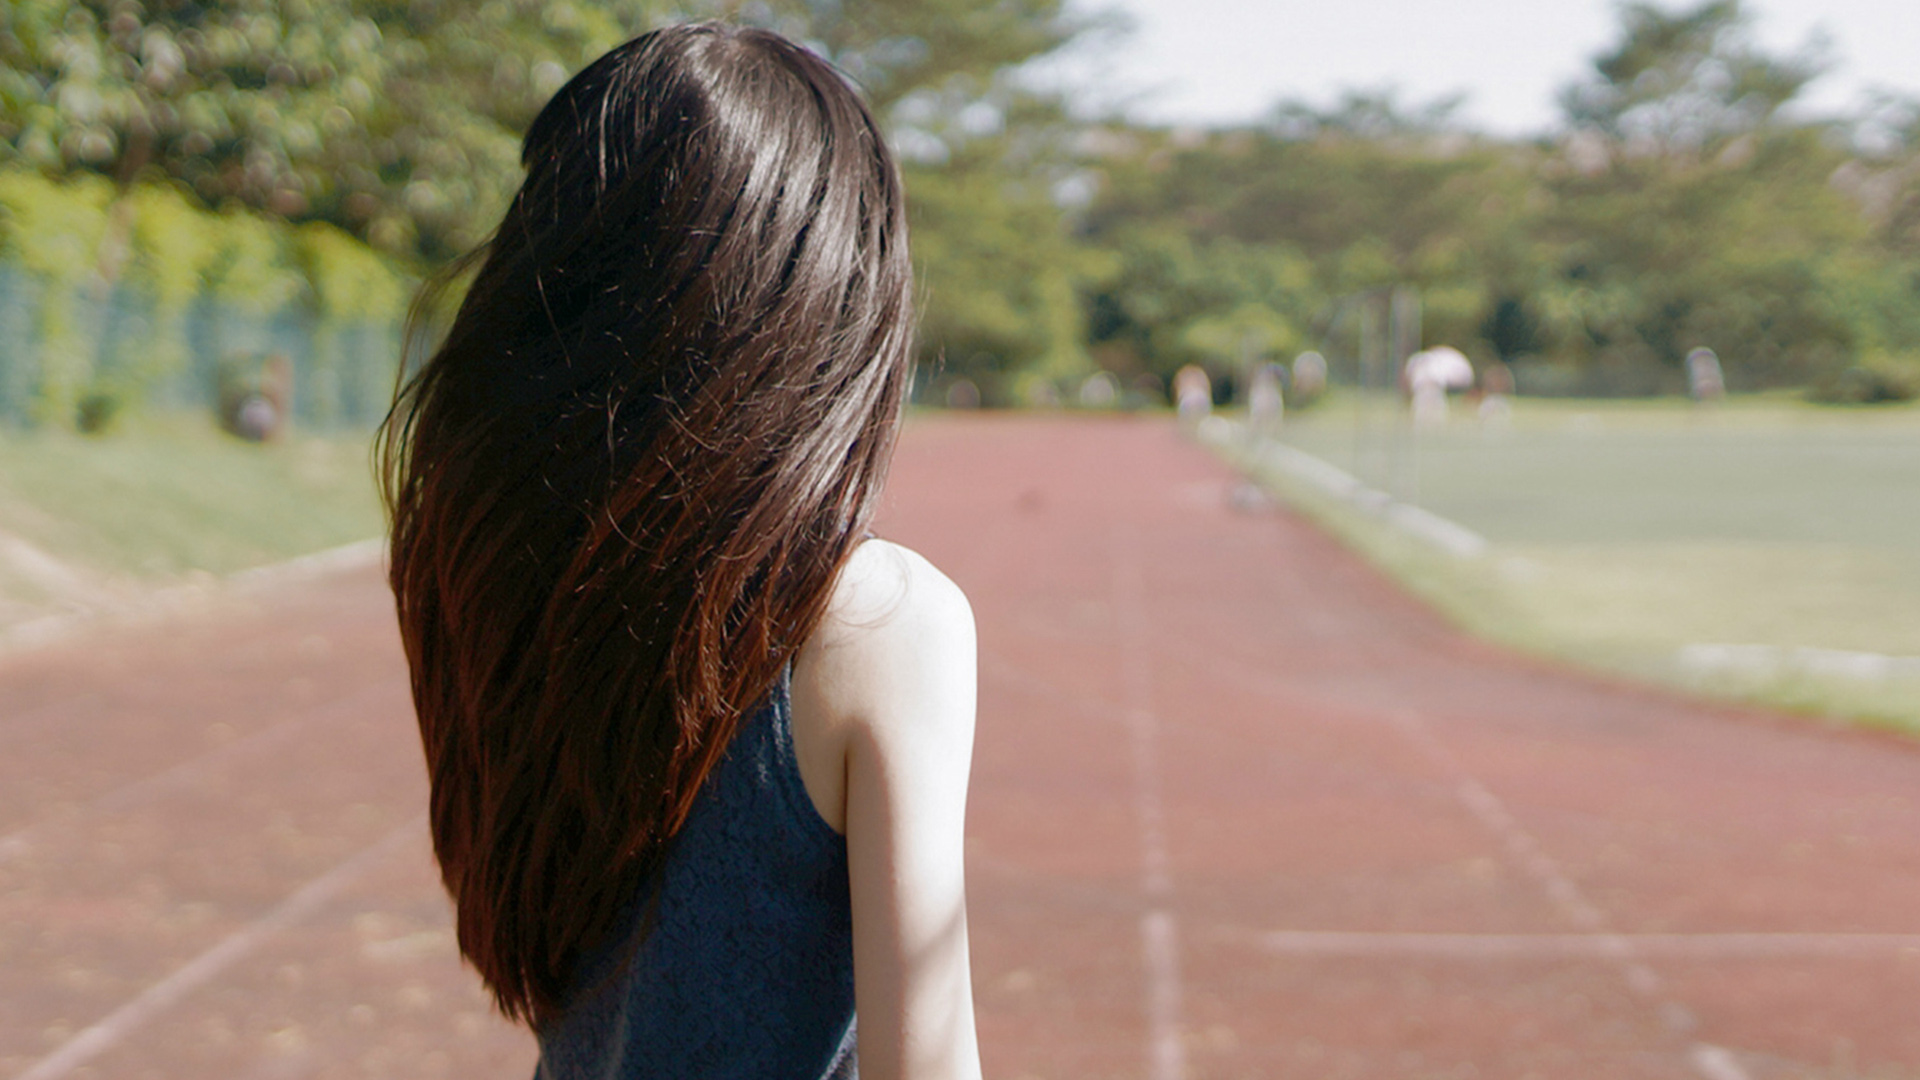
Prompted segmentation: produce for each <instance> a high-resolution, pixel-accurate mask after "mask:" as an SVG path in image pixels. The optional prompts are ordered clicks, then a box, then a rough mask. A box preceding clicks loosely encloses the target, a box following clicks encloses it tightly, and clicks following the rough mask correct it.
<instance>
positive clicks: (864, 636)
mask: <svg viewBox="0 0 1920 1080" xmlns="http://www.w3.org/2000/svg"><path fill="white" fill-rule="evenodd" d="M823 629H824V630H825V631H826V632H827V635H828V636H827V639H826V642H825V643H826V644H828V645H829V646H830V647H832V648H836V649H852V650H856V651H860V650H871V649H884V650H892V649H900V648H911V647H913V646H914V645H915V644H919V643H924V639H926V638H927V637H928V636H930V635H932V636H942V637H944V636H950V635H956V634H963V633H964V635H966V636H968V637H971V635H972V631H973V609H972V607H971V606H970V605H969V604H968V603H967V597H966V594H965V593H963V592H961V591H960V586H958V585H955V584H954V583H953V580H952V579H951V578H949V577H947V575H945V574H943V573H941V572H940V570H939V568H938V567H936V566H934V565H933V564H932V563H930V562H928V561H927V560H926V558H925V557H924V556H922V555H921V554H920V553H919V552H917V551H914V550H913V549H912V548H909V547H906V546H905V545H902V544H896V543H894V542H892V541H890V540H880V539H872V540H868V541H867V542H866V543H864V544H861V545H860V546H859V547H857V548H855V549H854V552H853V555H852V557H851V558H849V559H848V560H847V565H846V567H845V568H844V569H843V570H842V571H841V572H840V577H839V580H838V581H836V582H835V584H834V590H833V599H832V601H831V602H830V603H829V605H828V609H827V618H826V621H825V623H824V625H823Z"/></svg>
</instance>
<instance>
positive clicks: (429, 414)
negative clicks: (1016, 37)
mask: <svg viewBox="0 0 1920 1080" xmlns="http://www.w3.org/2000/svg"><path fill="white" fill-rule="evenodd" d="M522 162H523V164H524V165H525V166H526V169H527V178H526V181H525V184H524V185H523V186H522V188H521V189H520V191H519V193H518V194H517V195H516V196H515V198H514V200H513V202H512V204H511V205H510V207H509V208H508V210H507V212H506V216H505V218H504V220H503V221H502V222H501V224H500V226H499V228H498V229H497V230H496V232H495V234H494V236H493V239H492V240H491V241H490V242H489V243H488V244H487V245H486V246H485V247H484V248H483V249H482V250H481V251H480V252H477V253H476V254H475V256H474V257H473V258H472V259H470V260H469V262H468V263H467V264H466V269H469V270H471V269H473V268H474V267H476V266H477V270H476V271H474V272H473V277H472V283H471V285H470V286H469V288H468V291H467V293H466V295H465V298H464V299H463V300H462V302H461V305H460V308H459V311H458V314H457V316H456V317H455V319H454V321H453V323H452V326H451V328H450V330H449V332H448V333H447V336H446V337H445V339H444V341H443V342H442V343H441V345H440V346H439V348H438V349H437V350H436V351H435V352H434V353H433V355H432V356H431V357H430V358H429V359H428V360H427V362H426V363H425V364H424V365H423V366H422V368H421V370H420V371H419V373H418V374H417V375H415V376H414V377H413V379H412V380H411V381H410V382H409V383H408V384H407V386H406V387H405V388H404V390H403V391H402V393H401V395H400V398H399V400H398V402H397V404H396V406H395V409H394V412H393V414H392V416H391V417H389V419H388V422H387V428H386V432H385V442H384V454H383V474H384V478H385V484H386V497H387V500H388V504H389V509H390V512H391V514H392V518H393V538H392V580H393V588H394V594H395V597H396V599H397V604H398V609H399V616H400V628H401V635H402V638H403V640H404V642H405V645H406V652H407V658H408V662H409V664H410V665H411V668H412V674H413V691H414V701H415V704H416V707H417V711H418V714H419V721H420V731H421V736H422V741H423V743H424V745H425V748H426V756H427V764H428V769H429V773H430V776H431V780H432V807H431V821H432V828H433V839H434V850H435V853H436V854H437V856H438V857H439V860H440V865H441V870H442V874H443V877H444V880H445V882H446V885H447V888H448V891H449V892H450V893H451V894H452V896H453V899H454V903H455V908H456V913H457V918H458V925H459V940H460V947H461V951H462V952H463V953H464V954H465V955H466V957H467V959H468V960H469V962H471V963H472V964H473V966H474V967H475V968H477V969H478V970H479V972H480V974H481V976H482V978H484V979H485V980H486V983H487V985H488V987H489V988H490V989H491V990H492V992H493V995H494V998H495V1000H496V1001H497V1002H498V1004H499V1006H500V1008H501V1009H502V1010H503V1011H504V1012H505V1013H506V1014H507V1015H508V1016H510V1017H514V1018H516V1019H519V1020H523V1021H526V1022H527V1023H529V1024H530V1025H531V1026H532V1027H533V1028H534V1029H535V1031H536V1033H537V1034H538V1035H539V1038H540V1043H541V1065H540V1075H541V1076H542V1077H553V1078H562V1077H614V1076H647V1077H678V1076H687V1077H703V1078H720V1077H802V1076H826V1075H842V1074H850V1073H851V1071H852V1069H853V1062H854V1058H855V1051H856V1047H857V1058H858V1064H859V1069H860V1071H861V1072H862V1073H863V1074H864V1075H865V1076H866V1077H867V1078H868V1080H874V1078H883V1080H884V1078H889V1077H909V1078H921V1077H975V1076H978V1074H979V1062H978V1051H977V1049H976V1047H975V1039H974V1028H973V1007H972V998H971V989H970V985H969V978H968V970H967V938H966V914H965V902H964V898H963V889H962V873H961V844H962V836H961V832H962V819H963V816H964V810H965V799H966V778H967V770H968V762H969V757H970V751H971V743H972V727H973V692H974V687H973V680H974V668H973V664H974V659H973V655H974V654H973V627H972V618H971V615H970V613H969V611H968V608H967V604H966V600H965V598H964V597H963V596H962V595H961V594H960V592H959V590H958V589H956V588H955V587H954V586H953V584H952V583H951V582H949V581H948V580H947V579H946V578H944V577H942V576H941V575H940V573H939V572H938V571H937V570H935V569H934V568H933V567H931V566H930V565H928V564H927V563H926V562H925V561H924V560H923V559H921V558H920V557H919V556H917V555H914V554H913V553H911V552H909V551H907V550H906V549H904V548H901V547H898V546H895V545H892V544H889V543H886V542H884V541H880V540H866V542H864V543H863V542H862V540H863V538H864V537H865V536H866V535H867V534H866V527H867V524H868V521H869V520H870V517H871V515H872V512H873V508H874V503H875V498H876V495H877V493H878V491H879V488H880V485H881V481H882V478H883V474H884V473H885V470H886V466H887V463H888V460H889V458H890V457H891V454H892V450H893V444H894V436H895V431H896V429H897V426H898V422H899V416H900V411H901V401H902V396H903V394H904V392H905V388H906V384H907V379H908V374H909V347H910V338H911V321H912V314H913V312H912V306H911V299H910V284H911V269H910V266H909V263H908V260H907V248H906V224H905V220H906V219H905V212H904V207H903V203H902V194H901V189H900V180H899V175H898V172H897V170H896V169H895V167H894V164H893V162H892V159H891V157H890V156H889V154H888V152H887V149H886V146H885V145H884V143H883V142H882V141H881V138H880V133H879V130H878V128H877V126H876V125H875V123H874V120H873V117H872V116H871V115H870V114H869V113H868V111H867V109H866V108H865V107H864V105H862V103H861V102H860V100H859V98H858V97H857V96H856V95H855V94H854V93H853V92H852V91H851V90H850V88H849V86H848V84H847V83H846V82H845V81H844V80H843V79H842V78H841V77H840V76H839V75H838V74H837V73H836V72H835V71H833V69H832V68H830V67H829V66H828V65H826V64H825V63H824V62H822V61H821V60H820V59H818V58H817V57H815V56H813V55H812V54H810V53H808V52H807V51H805V50H804V49H801V48H798V47H796V46H794V45H793V44H791V43H789V42H787V41H785V40H784V39H782V38H780V37H778V36H776V35H773V34H770V33H764V32H760V31H753V30H741V29H735V28H729V27H723V26H717V25H708V24H701V25H691V26H680V27H675V28H671V29H666V30H660V31H657V32H655V33H652V34H648V35H646V36H644V37H641V38H639V39H637V40H635V41H633V42H630V43H628V44H627V45H624V46H621V47H620V48H618V49H615V50H614V51H613V52H611V53H609V54H608V55H606V56H604V57H602V58H601V59H600V60H598V61H596V62H595V63H594V64H593V65H592V66H590V67H588V68H587V69H586V70H585V71H583V72H581V73H580V75H579V76H578V77H576V78H575V79H574V80H573V81H572V82H570V83H569V84H568V85H567V86H565V87H564V88H562V89H561V90H560V92H559V93H558V94H556V95H555V97H554V99H553V100H552V101H551V102H550V103H549V104H548V105H547V106H546V108H545V109H544V110H542V112H541V113H540V116H539V117H538V118H537V119H536V120H535V121H534V123H533V126H532V128H531V129H530V130H529V131H528V133H527V136H526V141H525V145H524V148H523V151H522ZM421 310H425V302H423V306H422V308H421ZM856 1005H857V1011H858V1014H859V1018H860V1022H859V1024H858V1025H857V1028H856V1026H855V1025H854V1024H853V1015H854V1012H855V1007H856ZM856 1030H857V1037H856V1034H855V1032H856Z"/></svg>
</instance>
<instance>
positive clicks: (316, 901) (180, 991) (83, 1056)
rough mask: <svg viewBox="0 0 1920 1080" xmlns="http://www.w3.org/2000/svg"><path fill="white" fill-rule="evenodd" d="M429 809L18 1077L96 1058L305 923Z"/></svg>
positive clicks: (407, 838) (410, 836) (43, 1077)
mask: <svg viewBox="0 0 1920 1080" xmlns="http://www.w3.org/2000/svg"><path fill="white" fill-rule="evenodd" d="M425 823H426V815H424V814H422V815H420V816H418V817H415V818H414V819H412V820H411V821H408V822H407V823H406V824H404V825H402V826H400V827H399V828H397V829H395V830H393V831H392V832H390V833H388V834H387V835H386V836H385V837H383V838H382V839H381V840H380V841H378V842H377V843H375V844H373V845H372V846H371V847H368V848H365V849H362V850H361V851H360V852H359V853H358V854H356V855H354V856H353V857H352V858H349V859H348V860H347V861H345V862H343V863H341V864H339V865H338V866H335V867H334V868H333V869H331V870H329V871H327V872H326V873H324V874H322V875H320V876H319V877H317V878H314V879H313V880H312V881H309V882H307V883H306V884H305V885H303V886H301V887H300V888H299V890H298V891H296V892H294V893H293V895H291V896H289V897H287V898H286V899H285V900H282V901H281V902H280V903H279V905H278V906H276V907H274V908H273V909H272V910H271V911H268V912H267V913H266V914H264V915H262V916H260V917H259V918H257V919H255V920H253V921H252V922H250V923H248V924H247V925H245V926H243V927H241V928H240V929H238V930H236V931H234V932H233V933H232V934H229V935H228V936H227V937H225V938H224V939H222V940H221V941H220V942H219V943H217V944H215V945H214V946H213V947H212V948H210V949H208V950H207V951H206V952H203V953H201V954H200V955H199V956H196V957H194V958H193V959H192V960H189V961H187V962H186V963H185V964H184V965H182V966H180V967H179V968H176V969H175V970H174V972H173V973H172V974H171V975H168V976H167V977H166V978H164V979H161V980H160V981H159V982H157V983H154V984H153V985H152V986H149V987H147V988H146V989H145V990H143V991H141V992H140V994H139V995H138V996H136V997H135V998H134V999H133V1000H131V1001H129V1002H127V1003H126V1004H125V1005H122V1006H120V1007H119V1008H118V1009H115V1010H114V1011H113V1012H111V1013H108V1014H107V1015H106V1016H105V1017H103V1018H102V1019H100V1020H99V1021H98V1022H96V1023H94V1024H93V1025H91V1026H89V1027H87V1028H85V1029H84V1030H82V1031H80V1032H79V1033H77V1034H76V1035H74V1036H73V1038H71V1039H68V1040H67V1041H66V1042H65V1043H63V1044H61V1046H60V1047H59V1049H57V1050H55V1051H54V1052H53V1053H51V1054H48V1055H47V1056H46V1057H44V1058H41V1059H40V1060H39V1061H38V1062H37V1063H35V1064H34V1066H33V1067H32V1068H30V1069H28V1070H27V1071H26V1072H23V1073H21V1074H19V1075H18V1076H16V1077H14V1080H58V1078H59V1077H63V1076H66V1075H67V1074H68V1073H71V1072H72V1071H73V1070H75V1069H77V1068H79V1067H80V1066H82V1065H84V1064H86V1063H87V1062H89V1061H92V1060H93V1059H94V1058H96V1057H98V1056H100V1055H101V1054H103V1053H105V1052H107V1051H108V1050H111V1049H113V1047H114V1046H116V1045H117V1044H119V1042H120V1041H121V1040H123V1039H125V1038H126V1037H127V1036H128V1035H130V1034H132V1033H133V1032H135V1031H138V1030H139V1029H140V1028H141V1027H143V1026H145V1025H146V1024H147V1023H149V1022H151V1021H152V1020H153V1019H154V1018H155V1017H157V1016H159V1015H160V1014H161V1013H163V1012H165V1011H166V1010H168V1009H169V1008H172V1007H173V1006H174V1005H175V1004H177V1003H178V1002H179V1001H180V1000H181V999H182V998H184V997H186V996H187V995H188V994H191V993H193V992H194V991H195V990H198V989H199V988H200V987H202V986H204V985H206V984H207V983H208V982H211V981H212V980H213V979H214V978H215V977H216V976H218V975H219V974H220V973H221V972H223V971H225V970H226V969H227V968H229V967H232V966H233V965H234V964H235V963H236V962H238V961H239V960H241V959H243V958H245V957H246V956H247V954H248V953H251V952H252V951H253V950H255V949H257V948H259V947H260V945H261V944H262V943H264V942H266V941H267V940H268V939H269V938H272V937H273V936H274V935H275V934H278V933H280V932H281V931H283V930H286V929H287V928H289V927H291V926H293V925H295V924H296V923H299V922H300V921H301V920H303V919H306V918H307V917H308V916H310V915H312V914H314V913H315V912H317V911H319V910H320V908H322V907H323V906H325V905H326V903H327V902H328V901H330V900H332V899H333V898H334V896H335V895H337V894H338V893H339V892H340V891H341V890H343V889H345V888H346V887H347V886H348V885H351V884H352V883H353V882H354V880H355V879H356V878H358V877H359V876H360V875H361V874H364V873H366V872H367V871H368V870H370V869H372V868H373V866H374V865H375V864H376V863H378V862H379V861H380V860H381V859H384V858H386V857H387V856H388V855H391V854H392V853H393V852H394V851H396V850H398V849H399V848H400V847H402V846H403V845H405V844H406V843H408V842H412V841H416V840H417V839H418V838H419V836H420V832H421V829H422V828H423V827H424V825H425Z"/></svg>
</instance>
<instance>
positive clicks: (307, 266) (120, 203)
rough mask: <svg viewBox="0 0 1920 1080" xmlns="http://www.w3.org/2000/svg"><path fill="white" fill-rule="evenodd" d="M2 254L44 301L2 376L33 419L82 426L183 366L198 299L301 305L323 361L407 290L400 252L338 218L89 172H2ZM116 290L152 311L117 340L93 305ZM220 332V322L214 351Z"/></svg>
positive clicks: (260, 311)
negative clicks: (244, 204) (286, 213)
mask: <svg viewBox="0 0 1920 1080" xmlns="http://www.w3.org/2000/svg"><path fill="white" fill-rule="evenodd" d="M0 262H4V263H6V264H7V265H9V266H11V267H12V268H14V269H16V270H17V271H19V272H21V273H22V274H23V275H24V276H25V278H26V280H28V281H30V282H31V283H32V284H33V286H34V287H35V288H34V296H35V298H36V299H35V306H34V310H33V312H32V317H31V325H30V326H29V327H27V328H26V329H27V330H28V331H29V333H27V334H25V335H22V336H21V338H20V339H19V340H16V341H15V342H14V343H13V344H12V346H11V347H10V348H9V349H8V350H7V353H6V354H5V356H4V359H0V363H3V364H5V365H11V366H12V367H13V368H15V369H16V370H14V371H12V372H10V373H9V374H8V379H7V380H6V382H7V384H8V385H9V386H14V385H23V386H24V387H26V388H27V390H28V392H29V394H30V398H31V404H30V406H29V407H28V409H27V410H26V416H25V418H26V419H29V420H31V421H34V422H37V423H42V424H52V425H55V426H67V425H76V426H80V427H83V428H89V427H91V428H100V427H105V426H107V425H108V424H109V423H110V421H111V419H112V417H113V415H114V414H116V413H117V412H118V411H120V410H122V409H126V408H137V407H138V406H139V405H140V404H141V403H142V402H143V400H144V398H145V397H146V395H147V393H148V391H149V389H150V388H151V387H153V386H154V385H156V384H158V383H161V382H163V381H165V380H168V379H174V378H177V377H179V376H181V375H182V374H183V373H184V372H185V371H186V370H187V369H188V364H189V360H190V359H191V354H192V346H191V344H190V343H189V340H188V337H189V335H188V329H187V322H188V318H189V315H190V313H191V312H192V311H193V309H194V308H195V306H196V305H198V304H200V303H201V302H202V301H203V300H211V301H216V302H218V303H219V304H221V305H222V308H223V310H227V311H232V312H239V313H252V314H253V315H256V316H259V317H263V318H264V317H269V316H273V315H276V314H278V313H281V312H285V311H289V310H294V311H300V310H303V309H304V311H305V313H307V314H308V315H310V316H311V318H312V319H313V320H314V325H315V327H316V333H317V335H318V337H319V338H320V339H321V340H320V342H319V345H320V347H319V349H318V351H319V352H320V353H322V354H323V356H322V358H321V361H320V362H321V363H322V364H325V363H326V362H327V359H326V358H325V355H324V354H325V353H326V350H327V349H328V348H330V347H332V339H331V338H330V337H329V335H330V334H332V333H333V332H334V331H335V330H336V329H337V327H338V325H339V324H341V323H342V322H343V321H350V322H355V323H366V322H390V321H392V320H393V319H395V318H397V317H398V315H399V313H400V311H401V309H402V308H403V307H404V306H405V303H406V298H407V296H408V294H409V293H410V291H411V288H412V286H411V283H410V280H409V279H408V278H407V277H406V276H405V275H404V274H403V273H402V272H401V271H399V270H398V269H397V268H396V267H394V266H393V264H392V262H391V260H389V259H386V258H384V257H382V256H380V255H378V254H377V253H375V252H374V251H373V250H372V249H370V248H368V247H367V246H366V245H365V244H363V243H361V242H359V241H357V240H354V239H353V238H351V237H350V236H348V235H346V234H345V233H343V232H341V231H340V230H338V229H335V228H332V227H330V226H327V225H324V224H319V223H311V224H308V225H305V226H301V227H298V228H290V227H289V226H288V225H287V224H286V223H285V222H282V221H280V220H278V219H275V218H272V217H268V216H265V215H261V214H258V213H253V212H250V211H246V210H244V209H239V208H231V209H229V210H228V211H226V212H224V213H212V212H209V211H206V210H203V209H201V208H199V207H198V206H197V205H195V202H194V200H192V199H191V198H190V197H189V196H186V195H185V194H183V193H182V192H181V191H180V190H179V189H178V188H177V187H175V186H173V185H170V184H165V183H156V184H140V185H136V186H134V187H133V188H131V189H129V190H127V191H125V192H118V191H116V189H115V188H114V186H113V185H112V184H111V183H110V182H108V181H107V180H105V179H104V178H102V177H99V176H94V175H89V174H82V175H79V176H75V177H72V178H70V179H68V180H66V181H52V180H48V179H45V178H43V177H41V176H39V175H38V174H35V173H31V172H23V171H18V170H4V169H0ZM115 289H121V290H128V291H130V292H131V294H132V295H133V296H135V297H137V298H138V299H139V304H138V306H139V308H140V310H142V311H143V312H144V313H145V314H144V316H143V321H142V322H141V323H140V324H139V325H137V326H136V327H134V328H133V329H132V330H130V331H127V332H124V333H123V335H122V339H121V340H110V339H108V338H105V337H103V334H104V330H103V327H102V326H101V325H100V318H99V315H98V311H99V310H100V309H102V307H103V306H105V305H106V304H107V303H108V301H109V300H110V299H111V294H112V293H113V291H114V290H115ZM225 329H226V328H225V327H223V326H221V325H219V324H216V325H215V327H214V341H213V342H212V343H211V347H212V348H213V349H214V351H215V352H216V354H218V353H222V352H224V351H225V346H224V345H223V344H222V342H221V335H222V334H223V333H224V332H225ZM218 358H219V357H218V355H216V356H215V357H213V358H212V359H218Z"/></svg>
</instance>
